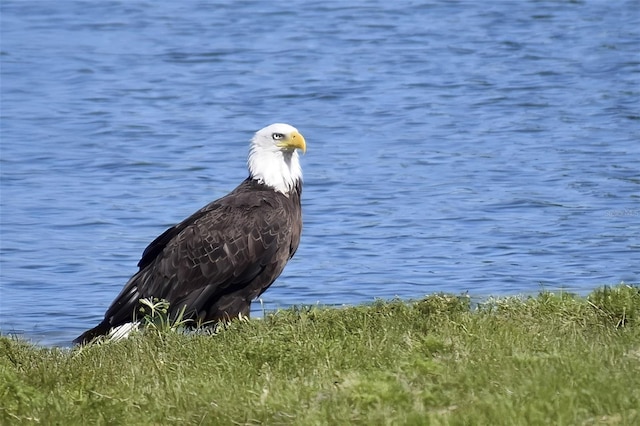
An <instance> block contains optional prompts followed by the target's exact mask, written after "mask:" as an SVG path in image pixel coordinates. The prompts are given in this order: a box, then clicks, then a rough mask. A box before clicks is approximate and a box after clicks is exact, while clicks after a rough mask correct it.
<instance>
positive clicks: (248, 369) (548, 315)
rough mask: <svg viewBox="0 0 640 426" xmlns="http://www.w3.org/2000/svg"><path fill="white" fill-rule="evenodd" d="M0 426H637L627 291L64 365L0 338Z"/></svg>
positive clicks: (330, 325) (144, 346) (95, 356)
mask: <svg viewBox="0 0 640 426" xmlns="http://www.w3.org/2000/svg"><path fill="white" fill-rule="evenodd" d="M0 424H47V425H49V424H61V425H73V424H221V425H229V424H270V425H275V424H299V425H315V424H363V425H365V424H366V425H382V424H393V425H395V424H410V425H413V424H436V425H440V424H451V425H457V424H465V425H467V424H468V425H531V424H533V425H536V424H539V425H547V424H554V425H555V424H558V425H601V424H606V425H611V424H616V425H617V424H620V425H633V424H640V288H639V287H637V286H628V285H619V286H616V287H611V288H604V289H599V290H596V291H594V292H593V293H592V294H590V295H589V296H588V297H587V298H582V297H575V296H572V295H570V294H567V293H562V294H552V293H541V294H540V295H538V296H537V297H530V298H515V297H510V298H499V299H492V300H489V301H486V302H485V303H483V304H481V305H478V306H475V305H474V306H472V304H471V303H470V300H469V298H468V297H466V296H461V297H456V296H449V295H433V296H429V297H427V298H426V299H424V300H421V301H417V302H413V303H403V302H400V301H390V302H377V303H374V304H372V305H368V306H358V307H351V308H344V309H332V308H318V307H303V308H297V309H296V308H294V309H289V310H284V311H279V312H276V313H273V314H269V315H267V316H266V318H265V319H264V320H254V321H235V322H233V323H232V324H230V325H229V326H228V327H226V328H225V329H224V330H221V331H220V332H219V333H218V334H217V335H213V336H212V335H184V334H180V333H175V332H167V331H162V330H161V329H158V328H152V329H150V330H149V331H147V332H146V333H140V334H137V335H135V336H133V337H132V338H130V339H126V340H122V341H118V342H106V343H103V344H92V345H88V346H85V347H82V348H75V349H72V350H64V349H51V348H41V347H37V346H33V345H31V344H28V343H25V342H22V341H18V340H15V339H12V338H8V337H2V338H0Z"/></svg>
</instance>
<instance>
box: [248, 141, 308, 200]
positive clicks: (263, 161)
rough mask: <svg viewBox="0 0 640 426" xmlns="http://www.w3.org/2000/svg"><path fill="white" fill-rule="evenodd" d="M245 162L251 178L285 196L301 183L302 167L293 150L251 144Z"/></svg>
mask: <svg viewBox="0 0 640 426" xmlns="http://www.w3.org/2000/svg"><path fill="white" fill-rule="evenodd" d="M247 163H248V166H249V177H250V178H251V179H254V180H257V181H258V182H260V183H262V184H264V185H267V186H270V187H272V188H273V189H275V190H276V191H279V192H282V193H283V194H285V195H287V196H288V195H289V194H290V193H291V192H292V191H295V190H296V188H298V187H300V185H301V184H302V168H301V167H300V160H299V158H298V153H297V152H296V151H294V150H281V149H280V148H277V147H273V148H272V149H269V148H265V147H261V146H257V145H253V146H252V147H251V151H250V152H249V160H248V162H247Z"/></svg>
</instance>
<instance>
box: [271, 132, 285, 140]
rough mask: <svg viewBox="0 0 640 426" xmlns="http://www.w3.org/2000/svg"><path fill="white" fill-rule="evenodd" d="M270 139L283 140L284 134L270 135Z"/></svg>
mask: <svg viewBox="0 0 640 426" xmlns="http://www.w3.org/2000/svg"><path fill="white" fill-rule="evenodd" d="M271 137H272V138H273V139H274V140H280V139H284V134H282V133H274V134H272V135H271Z"/></svg>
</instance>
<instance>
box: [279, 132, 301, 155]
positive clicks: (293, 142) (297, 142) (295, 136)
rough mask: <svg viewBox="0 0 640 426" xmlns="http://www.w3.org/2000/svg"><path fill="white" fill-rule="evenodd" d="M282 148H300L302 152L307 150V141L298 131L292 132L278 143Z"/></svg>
mask: <svg viewBox="0 0 640 426" xmlns="http://www.w3.org/2000/svg"><path fill="white" fill-rule="evenodd" d="M278 146H279V147H280V148H288V149H300V150H302V152H303V153H304V152H307V141H305V140H304V136H302V135H301V134H300V133H298V132H291V134H290V135H289V136H288V137H287V138H286V139H285V140H283V141H282V142H280V143H279V144H278Z"/></svg>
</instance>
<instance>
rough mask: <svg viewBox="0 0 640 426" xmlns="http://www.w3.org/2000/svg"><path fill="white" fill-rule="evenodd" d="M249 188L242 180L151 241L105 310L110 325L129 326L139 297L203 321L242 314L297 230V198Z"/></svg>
mask: <svg viewBox="0 0 640 426" xmlns="http://www.w3.org/2000/svg"><path fill="white" fill-rule="evenodd" d="M256 185H257V184H256V183H255V181H248V180H247V181H245V182H243V184H241V185H240V186H239V187H238V188H236V189H235V190H234V191H233V192H231V193H230V194H229V195H227V196H226V197H223V198H221V199H220V200H217V201H215V202H213V203H211V204H209V205H207V206H205V207H203V208H202V209H200V210H199V211H197V212H196V213H194V214H193V215H191V216H190V217H188V218H187V219H185V220H184V221H182V222H181V223H179V224H177V225H176V226H173V227H171V228H169V229H167V230H166V231H165V232H164V233H162V234H161V235H160V236H159V237H158V238H156V239H155V240H154V241H153V242H152V243H151V244H150V245H149V246H148V247H147V248H146V249H145V251H144V252H143V254H142V258H141V260H140V262H139V264H138V265H139V266H140V270H139V272H138V273H137V274H136V275H134V276H133V277H132V278H131V279H130V280H129V282H128V283H127V284H126V285H125V287H124V289H123V290H122V292H121V293H120V295H119V296H118V297H117V298H116V300H115V301H114V302H113V304H112V305H111V306H110V307H109V309H108V310H107V313H106V315H105V318H106V319H107V320H109V322H110V323H111V325H112V326H117V325H118V323H122V322H126V321H130V320H131V318H132V315H133V314H134V313H135V311H136V309H137V304H138V300H139V299H140V298H146V297H156V298H161V299H165V300H167V301H168V302H169V304H170V311H171V312H172V313H174V314H175V313H177V312H179V311H180V310H181V309H182V307H183V306H185V305H187V311H186V314H187V317H189V316H191V317H193V318H196V317H197V318H198V319H202V320H205V321H208V320H217V319H221V318H218V317H221V316H223V315H227V317H231V316H235V315H236V314H237V312H235V311H236V310H239V309H241V310H243V311H248V304H249V303H250V301H251V300H252V299H253V298H255V297H257V296H258V295H260V294H261V293H262V292H264V290H266V288H267V287H269V285H271V283H272V282H273V281H274V280H275V279H276V278H277V277H278V275H280V273H281V272H282V269H283V268H284V265H285V264H286V262H287V260H288V259H290V258H291V256H293V253H294V252H295V250H296V249H297V246H298V242H299V239H300V230H301V217H300V204H299V194H296V197H295V199H290V198H287V197H286V196H284V195H282V194H280V193H278V192H275V191H273V190H271V189H269V188H266V187H257V188H256ZM232 296H233V297H232Z"/></svg>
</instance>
